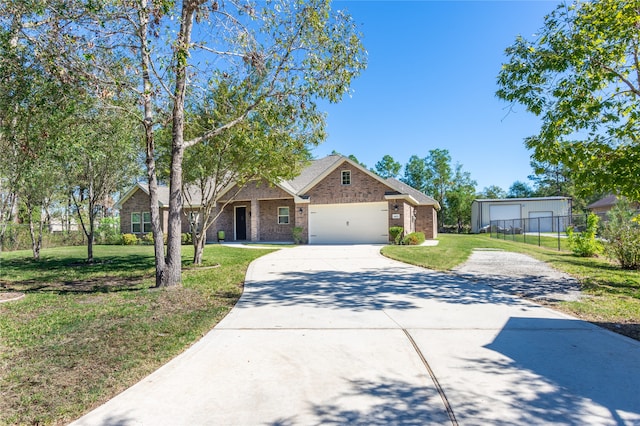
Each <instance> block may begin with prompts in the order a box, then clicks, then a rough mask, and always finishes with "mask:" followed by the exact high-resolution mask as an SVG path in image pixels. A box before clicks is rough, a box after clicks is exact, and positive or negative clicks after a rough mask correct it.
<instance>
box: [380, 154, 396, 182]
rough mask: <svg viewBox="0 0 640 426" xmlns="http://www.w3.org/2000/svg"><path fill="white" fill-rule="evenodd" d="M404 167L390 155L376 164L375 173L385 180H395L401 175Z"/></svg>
mask: <svg viewBox="0 0 640 426" xmlns="http://www.w3.org/2000/svg"><path fill="white" fill-rule="evenodd" d="M401 168H402V165H401V164H400V163H398V162H397V161H396V160H394V159H393V157H392V156H390V155H385V156H384V157H382V160H380V161H378V162H377V163H376V170H375V172H376V173H377V174H378V175H379V176H380V177H381V178H383V179H388V178H395V177H396V176H398V173H400V169H401Z"/></svg>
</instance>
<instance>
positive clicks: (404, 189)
mask: <svg viewBox="0 0 640 426" xmlns="http://www.w3.org/2000/svg"><path fill="white" fill-rule="evenodd" d="M387 183H388V184H389V186H390V187H392V188H393V189H395V190H396V191H398V192H399V193H400V194H407V195H410V196H412V197H413V198H414V199H415V200H416V201H417V202H418V203H419V204H427V205H437V206H438V207H439V206H440V205H439V203H438V202H437V201H436V200H435V199H433V198H431V197H429V196H428V195H427V194H425V193H424V192H421V191H418V190H417V189H415V188H414V187H412V186H409V185H407V184H406V183H404V182H402V181H399V180H398V179H396V178H388V179H387Z"/></svg>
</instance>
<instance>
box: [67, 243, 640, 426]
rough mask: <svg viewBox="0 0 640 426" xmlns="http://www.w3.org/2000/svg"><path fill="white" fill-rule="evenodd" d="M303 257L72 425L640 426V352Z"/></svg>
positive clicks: (436, 279) (284, 259)
mask: <svg viewBox="0 0 640 426" xmlns="http://www.w3.org/2000/svg"><path fill="white" fill-rule="evenodd" d="M379 249H380V247H377V246H333V247H331V246H301V247H296V248H289V249H286V250H280V251H277V252H274V253H272V254H270V255H267V256H264V257H262V258H260V259H258V260H256V261H255V262H254V263H252V265H251V267H250V268H249V271H248V274H247V284H246V288H245V292H244V294H243V296H242V298H241V300H240V302H239V303H238V305H237V306H236V307H235V308H234V309H233V310H232V311H231V313H230V314H229V315H228V316H227V317H226V318H225V319H224V320H223V321H222V322H221V323H220V324H219V325H218V326H217V327H216V328H214V329H213V330H212V331H211V332H210V333H208V334H207V335H206V336H205V337H204V338H203V339H202V340H200V341H199V342H198V343H196V344H195V345H194V346H193V347H192V348H190V349H189V350H187V351H186V352H184V353H183V354H182V355H180V356H178V357H177V358H175V359H174V360H173V361H171V362H169V363H168V364H166V365H165V366H164V367H162V368H161V369H159V370H158V371H156V372H155V373H153V374H152V375H150V376H149V377H147V378H146V379H144V380H142V381H141V382H140V383H138V384H136V385H135V386H133V387H132V388H130V389H128V390H127V391H125V392H123V393H122V394H120V395H119V396H117V397H115V398H114V399H112V400H111V401H109V402H108V403H106V404H105V405H103V406H101V407H99V408H98V409H96V410H95V411H93V412H91V413H89V414H88V415H86V416H85V417H83V418H81V419H79V420H78V421H77V422H76V423H74V424H76V425H298V424H299V425H320V424H335V425H337V424H362V425H365V424H366V425H389V424H408V425H425V424H436V425H442V424H444V425H446V424H456V423H459V424H463V425H486V424H499V425H519V424H549V423H553V424H575V425H584V424H590V425H621V424H629V425H632V424H636V425H638V424H640V393H639V392H638V389H639V386H640V343H639V342H636V341H634V340H631V339H628V338H625V337H623V336H620V335H616V334H613V333H611V332H608V331H606V330H603V329H600V328H598V327H595V326H593V325H591V324H588V323H585V322H582V321H578V320H576V319H574V318H571V317H568V316H565V315H562V314H560V313H557V312H554V311H551V310H548V309H545V308H542V307H541V306H538V305H535V304H532V303H530V302H527V301H524V300H522V299H519V298H517V297H515V296H511V295H509V294H507V293H504V292H501V291H499V290H497V289H494V288H492V287H490V286H488V285H485V284H483V283H481V282H472V281H469V280H466V279H464V278H462V277H459V276H456V275H452V274H442V273H435V272H430V271H427V270H424V269H420V268H416V267H412V266H407V265H404V264H401V263H398V262H394V261H392V260H389V259H386V258H384V257H382V256H381V255H379V253H378V251H379Z"/></svg>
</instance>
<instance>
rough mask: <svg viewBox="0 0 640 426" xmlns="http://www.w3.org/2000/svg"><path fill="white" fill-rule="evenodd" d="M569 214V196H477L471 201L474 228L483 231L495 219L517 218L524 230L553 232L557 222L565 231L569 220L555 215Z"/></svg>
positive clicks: (556, 229)
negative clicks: (489, 197)
mask: <svg viewBox="0 0 640 426" xmlns="http://www.w3.org/2000/svg"><path fill="white" fill-rule="evenodd" d="M570 215H571V198H570V197H540V198H501V199H478V200H474V201H473V203H472V204H471V232H473V233H478V232H481V231H482V229H483V228H485V227H487V226H489V225H490V223H491V221H494V220H514V219H515V220H516V221H518V220H519V221H520V222H517V223H516V224H515V226H517V227H519V228H521V230H523V231H524V232H538V231H540V232H554V231H558V224H559V225H560V231H564V228H565V226H566V225H565V223H566V221H557V220H554V218H558V217H566V216H570ZM523 219H530V220H523ZM507 226H510V224H507Z"/></svg>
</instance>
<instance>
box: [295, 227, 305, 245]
mask: <svg viewBox="0 0 640 426" xmlns="http://www.w3.org/2000/svg"><path fill="white" fill-rule="evenodd" d="M293 242H294V243H296V244H302V243H303V242H304V239H303V238H302V228H301V227H299V226H294V227H293Z"/></svg>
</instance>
